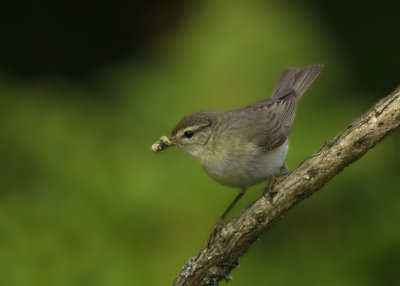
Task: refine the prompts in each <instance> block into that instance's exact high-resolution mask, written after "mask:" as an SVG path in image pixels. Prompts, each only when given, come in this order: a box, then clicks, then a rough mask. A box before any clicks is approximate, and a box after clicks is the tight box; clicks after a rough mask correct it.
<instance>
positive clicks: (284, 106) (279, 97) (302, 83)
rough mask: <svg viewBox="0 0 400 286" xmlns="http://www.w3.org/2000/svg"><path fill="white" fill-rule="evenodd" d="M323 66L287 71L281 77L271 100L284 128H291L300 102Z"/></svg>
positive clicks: (310, 66)
mask: <svg viewBox="0 0 400 286" xmlns="http://www.w3.org/2000/svg"><path fill="white" fill-rule="evenodd" d="M322 68H323V65H309V66H306V67H304V68H302V69H300V70H298V69H296V68H289V69H286V70H285V71H284V72H283V73H282V75H281V76H280V78H279V80H278V83H277V84H276V87H275V89H274V91H273V92H272V95H271V97H270V99H274V100H275V101H272V102H275V105H274V108H273V109H272V110H271V112H273V113H275V114H276V115H277V116H278V118H280V121H281V123H282V124H283V125H284V126H287V127H290V126H291V125H292V123H293V120H294V116H295V113H296V106H297V102H298V100H299V99H300V98H301V96H302V95H303V94H304V92H305V91H306V90H307V88H308V87H309V86H310V85H311V83H312V82H313V81H314V79H315V78H316V77H317V76H318V74H319V73H320V72H321V70H322Z"/></svg>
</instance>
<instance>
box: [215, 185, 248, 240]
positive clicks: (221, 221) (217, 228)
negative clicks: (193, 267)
mask: <svg viewBox="0 0 400 286" xmlns="http://www.w3.org/2000/svg"><path fill="white" fill-rule="evenodd" d="M245 192H246V188H242V189H241V191H240V193H239V194H238V195H237V196H236V198H235V199H234V200H233V202H232V203H231V204H230V205H229V206H228V208H227V209H226V210H225V211H224V213H223V214H222V216H221V217H220V218H219V219H218V221H217V223H216V224H215V226H214V229H213V231H212V233H211V235H210V238H209V239H208V246H210V244H211V243H212V242H213V240H214V238H215V236H216V235H217V234H218V233H219V232H220V230H221V228H222V227H223V226H224V219H225V218H226V217H227V216H228V214H229V213H230V211H231V210H232V209H233V207H234V206H235V205H236V203H237V202H238V201H239V200H240V199H241V198H242V197H243V195H244V194H245Z"/></svg>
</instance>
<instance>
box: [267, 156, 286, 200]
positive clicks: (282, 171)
mask: <svg viewBox="0 0 400 286" xmlns="http://www.w3.org/2000/svg"><path fill="white" fill-rule="evenodd" d="M288 173H289V168H288V167H287V165H286V163H283V165H282V166H281V167H280V168H279V173H278V174H274V175H272V176H270V177H268V184H267V186H266V187H265V188H264V193H263V196H264V197H265V198H267V199H268V200H269V201H270V202H271V203H272V200H273V198H274V197H275V195H276V193H277V192H276V191H274V186H275V183H276V178H277V177H281V176H284V175H286V174H288Z"/></svg>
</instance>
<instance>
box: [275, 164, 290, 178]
mask: <svg viewBox="0 0 400 286" xmlns="http://www.w3.org/2000/svg"><path fill="white" fill-rule="evenodd" d="M287 174H289V168H288V166H286V164H285V163H284V164H283V165H282V167H280V168H279V174H277V175H276V176H277V177H281V176H285V175H287Z"/></svg>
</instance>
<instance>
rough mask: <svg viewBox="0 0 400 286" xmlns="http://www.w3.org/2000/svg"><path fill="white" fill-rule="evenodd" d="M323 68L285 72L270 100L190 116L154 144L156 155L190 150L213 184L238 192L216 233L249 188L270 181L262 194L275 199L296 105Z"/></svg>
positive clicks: (220, 219)
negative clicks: (165, 151) (177, 149)
mask: <svg viewBox="0 0 400 286" xmlns="http://www.w3.org/2000/svg"><path fill="white" fill-rule="evenodd" d="M322 69H323V65H322V64H312V65H308V66H305V67H303V68H301V69H298V68H287V69H286V70H284V71H283V72H282V74H281V75H280V77H279V79H278V81H277V83H276V85H275V89H274V90H273V91H272V94H271V95H270V97H269V98H268V99H264V100H261V101H259V102H256V103H253V104H250V105H248V106H246V107H244V108H239V109H235V110H230V111H225V112H221V111H215V110H202V111H197V112H194V113H191V114H188V115H186V116H184V117H183V119H182V120H181V121H179V123H178V124H177V125H176V126H175V128H174V129H173V130H172V132H171V134H170V136H162V137H161V138H160V139H159V140H158V141H157V142H156V143H154V144H153V145H152V150H153V151H154V152H159V151H162V150H165V149H166V148H167V147H169V146H177V147H179V148H181V149H183V150H185V151H187V152H188V153H190V154H191V155H193V156H194V157H196V158H197V159H198V160H199V161H200V163H201V165H202V166H203V168H204V170H205V171H206V173H207V174H208V175H209V176H210V177H211V178H213V179H214V180H215V181H217V182H219V183H220V184H222V185H225V186H229V187H233V188H237V189H239V190H240V192H239V194H238V195H237V196H236V197H235V199H234V200H233V202H232V203H231V204H230V205H229V206H228V208H227V209H226V210H225V212H224V213H223V214H222V215H221V217H220V218H219V219H218V221H217V224H216V226H215V228H214V233H215V232H216V231H218V229H220V228H221V227H222V225H223V221H224V219H225V218H226V216H227V215H228V214H229V213H230V211H231V210H232V208H233V207H234V206H235V204H236V203H237V202H238V201H239V200H240V198H241V197H242V196H243V195H244V194H245V192H246V189H247V188H248V187H250V186H253V185H256V184H259V183H261V182H263V181H266V180H268V185H267V187H266V188H265V189H264V194H270V195H272V196H273V194H274V192H273V185H274V183H275V179H276V177H277V176H282V175H285V174H287V172H288V168H287V166H286V164H285V159H286V155H287V152H288V147H289V144H288V136H289V132H290V127H291V125H292V123H293V121H294V117H295V112H296V107H297V103H298V101H299V100H300V98H301V97H302V96H303V94H304V92H305V91H306V90H307V89H308V88H309V86H310V85H311V83H312V82H313V81H314V79H315V78H316V77H317V76H318V75H319V74H320V72H321V70H322Z"/></svg>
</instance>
